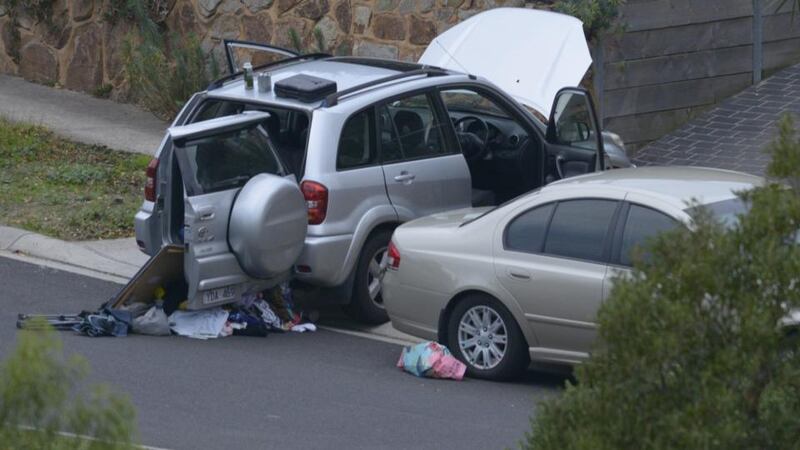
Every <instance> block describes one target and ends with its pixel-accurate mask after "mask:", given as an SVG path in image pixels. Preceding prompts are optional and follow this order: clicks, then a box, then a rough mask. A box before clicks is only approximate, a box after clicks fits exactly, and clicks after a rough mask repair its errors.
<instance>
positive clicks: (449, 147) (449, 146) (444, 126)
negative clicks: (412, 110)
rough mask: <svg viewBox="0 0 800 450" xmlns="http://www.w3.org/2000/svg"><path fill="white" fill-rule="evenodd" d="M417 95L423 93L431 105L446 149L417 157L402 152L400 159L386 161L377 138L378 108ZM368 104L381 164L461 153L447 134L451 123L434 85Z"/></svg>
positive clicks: (381, 144) (381, 145)
mask: <svg viewBox="0 0 800 450" xmlns="http://www.w3.org/2000/svg"><path fill="white" fill-rule="evenodd" d="M418 95H425V96H426V97H427V98H428V101H429V102H430V105H431V112H432V113H433V116H434V118H435V119H436V120H438V121H439V128H440V129H441V130H442V145H443V146H444V148H445V150H446V151H445V152H444V153H438V154H433V155H423V156H417V157H414V158H408V157H406V156H405V154H404V155H403V158H402V159H398V160H394V161H386V160H385V159H384V155H383V143H382V142H381V139H378V123H380V122H379V120H380V118H379V117H378V114H379V113H378V110H379V109H380V107H382V106H386V105H388V104H389V103H392V102H394V101H397V100H402V99H405V98H409V97H415V96H418ZM370 106H371V107H373V108H374V114H375V119H374V121H375V123H374V131H375V141H376V143H377V146H378V160H379V161H380V164H381V165H389V164H401V163H406V162H411V161H422V160H426V159H434V158H443V157H448V156H453V155H460V154H461V147H460V146H459V145H458V144H457V142H455V139H454V137H455V136H453V138H451V137H450V136H449V134H450V133H449V132H448V131H447V130H449V129H450V128H452V127H453V125H452V123H451V122H450V118H449V116H447V114H446V110H445V109H444V105H442V104H441V98H439V95H437V94H436V87H425V88H420V89H413V90H410V91H405V92H403V93H400V94H397V95H393V96H390V97H386V98H383V99H381V100H380V101H377V102H374V103H372V104H371V105H370ZM443 118H447V120H442V119H443ZM392 123H393V125H392V126H394V122H392ZM448 124H449V125H448ZM395 130H396V128H395ZM401 148H402V147H401Z"/></svg>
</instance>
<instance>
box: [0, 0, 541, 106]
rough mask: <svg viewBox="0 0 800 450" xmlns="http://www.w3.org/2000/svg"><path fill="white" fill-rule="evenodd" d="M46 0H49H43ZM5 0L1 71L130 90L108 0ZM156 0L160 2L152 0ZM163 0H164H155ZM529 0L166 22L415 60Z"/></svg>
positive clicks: (192, 6) (364, 5) (227, 6)
mask: <svg viewBox="0 0 800 450" xmlns="http://www.w3.org/2000/svg"><path fill="white" fill-rule="evenodd" d="M39 1H40V2H42V0H39ZM45 1H46V0H45ZM5 2H6V0H0V72H4V73H10V74H15V75H20V76H22V77H25V78H26V79H29V80H32V81H36V82H39V83H44V84H48V85H58V86H62V87H65V88H67V89H72V90H78V91H85V92H95V93H100V92H103V93H104V94H105V93H110V94H111V96H112V97H113V98H116V99H121V98H123V99H124V98H125V79H124V78H125V77H124V74H123V62H122V60H121V55H120V53H121V45H122V43H123V40H124V38H125V36H126V35H128V33H129V32H130V31H131V30H132V27H133V25H132V24H131V23H130V22H129V21H127V20H125V19H124V18H122V19H119V18H117V19H116V20H114V19H113V16H111V17H112V18H110V15H109V11H110V8H111V6H110V2H109V0H54V1H53V2H52V4H53V7H52V11H53V13H52V18H51V19H50V20H49V23H46V22H48V21H37V20H36V19H34V18H33V17H30V16H28V15H25V14H18V15H17V20H16V26H15V24H14V22H12V20H11V17H10V14H9V11H8V10H7V9H6V8H4V7H3V6H2V5H4V4H6V3H5ZM151 3H152V2H151ZM155 3H156V4H159V2H158V1H156V2H155ZM526 3H540V4H544V5H547V4H548V3H550V2H549V1H547V0H540V1H538V2H531V1H524V0H161V2H160V5H161V6H162V10H161V11H160V13H161V14H160V16H159V19H160V20H162V21H163V24H164V26H165V27H166V29H167V30H168V32H176V33H180V34H181V35H187V34H188V33H194V34H195V35H197V36H198V37H199V38H200V39H201V40H202V42H203V47H204V48H205V49H207V50H217V51H218V50H219V45H220V42H221V40H222V39H225V38H228V39H246V40H253V41H259V42H269V43H272V44H274V45H278V46H281V47H287V48H291V47H292V41H291V39H290V37H289V33H290V30H295V32H296V33H297V34H298V36H299V37H300V38H301V39H302V41H303V44H304V45H305V46H307V47H308V48H309V49H310V48H316V41H317V40H316V38H315V36H314V33H315V32H314V30H315V29H319V32H320V33H321V34H322V36H323V38H324V39H323V40H324V42H325V46H326V47H327V48H326V49H324V50H326V51H328V52H330V53H334V54H345V55H349V54H355V55H362V56H378V57H385V58H396V59H402V60H416V59H417V58H418V57H419V56H420V54H421V53H422V51H423V50H424V49H425V46H426V45H427V44H428V42H429V41H430V40H431V39H432V38H433V37H434V36H436V35H437V34H438V33H440V32H442V31H444V30H445V29H447V28H448V27H450V26H452V25H453V24H455V23H457V22H459V21H461V20H463V19H465V18H467V17H469V16H470V15H472V14H475V13H477V12H479V11H481V10H484V9H488V8H492V7H496V6H523V5H525V4H526Z"/></svg>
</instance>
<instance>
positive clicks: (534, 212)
mask: <svg viewBox="0 0 800 450" xmlns="http://www.w3.org/2000/svg"><path fill="white" fill-rule="evenodd" d="M553 208H554V204H553V203H551V204H549V205H544V206H540V207H538V208H534V209H531V210H528V211H525V212H524V213H522V214H520V215H519V216H517V217H516V218H515V219H514V220H512V221H511V223H510V224H509V225H508V228H506V235H505V247H506V249H507V250H512V251H519V252H526V253H541V252H542V245H544V235H545V233H546V232H547V224H548V223H549V222H550V216H551V215H552V213H553Z"/></svg>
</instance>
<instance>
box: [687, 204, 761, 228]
mask: <svg viewBox="0 0 800 450" xmlns="http://www.w3.org/2000/svg"><path fill="white" fill-rule="evenodd" d="M702 209H705V210H707V211H709V212H710V213H711V216H712V217H714V218H715V219H717V220H718V221H719V222H720V223H721V224H722V225H723V226H724V227H725V228H732V227H734V226H735V225H736V224H737V223H739V216H741V215H742V214H747V212H748V211H750V204H749V203H747V202H745V201H744V200H742V199H741V198H739V197H734V198H729V199H727V200H721V201H718V202H714V203H707V204H705V205H700V206H693V207H691V208H687V209H686V212H687V213H688V214H689V215H690V216H692V217H694V216H695V215H696V214H697V213H698V212H700V210H702Z"/></svg>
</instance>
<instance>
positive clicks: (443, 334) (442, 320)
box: [436, 288, 536, 348]
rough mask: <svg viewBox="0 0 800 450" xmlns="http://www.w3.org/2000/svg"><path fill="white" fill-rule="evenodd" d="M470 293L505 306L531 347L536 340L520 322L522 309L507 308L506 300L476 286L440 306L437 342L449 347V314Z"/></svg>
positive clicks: (526, 342) (522, 315)
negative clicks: (442, 306)
mask: <svg viewBox="0 0 800 450" xmlns="http://www.w3.org/2000/svg"><path fill="white" fill-rule="evenodd" d="M471 295H483V296H487V297H489V298H492V299H494V300H495V301H497V302H498V303H500V304H501V305H503V307H505V308H506V309H507V310H509V312H510V313H511V316H512V317H513V318H514V320H515V321H516V322H517V326H518V327H519V328H520V330H521V331H522V336H523V337H524V338H525V344H526V345H527V346H528V348H530V347H531V342H536V340H535V336H532V335H531V332H530V331H529V330H530V328H529V327H527V326H524V325H527V324H526V323H524V322H523V323H520V315H521V317H523V318H524V317H525V316H524V314H522V311H515V310H514V309H515V308H509V305H508V304H507V302H503V301H502V300H500V299H499V298H497V296H496V295H494V294H492V293H491V292H488V291H486V290H482V289H477V288H470V289H465V290H463V291H461V292H459V293H457V294H456V295H454V296H453V298H451V299H450V301H448V302H447V305H445V307H444V308H442V311H441V312H440V313H439V321H438V324H437V331H436V334H437V338H438V340H439V343H441V344H442V345H444V346H446V347H448V348H450V343H449V342H448V339H447V323H448V322H449V321H450V316H451V315H452V313H453V310H454V309H455V307H456V305H457V304H458V303H459V302H461V301H462V300H463V299H465V298H467V297H469V296H471ZM514 306H515V307H516V303H514Z"/></svg>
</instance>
